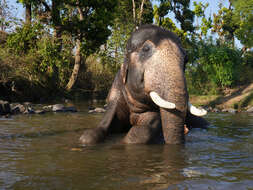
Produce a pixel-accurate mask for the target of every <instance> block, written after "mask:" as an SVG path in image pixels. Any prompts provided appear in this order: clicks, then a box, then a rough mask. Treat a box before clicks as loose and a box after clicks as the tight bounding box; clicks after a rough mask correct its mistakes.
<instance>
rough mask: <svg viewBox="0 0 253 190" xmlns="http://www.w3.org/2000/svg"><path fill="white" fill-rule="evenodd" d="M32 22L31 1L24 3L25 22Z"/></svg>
mask: <svg viewBox="0 0 253 190" xmlns="http://www.w3.org/2000/svg"><path fill="white" fill-rule="evenodd" d="M31 22H32V6H31V3H25V23H26V24H31Z"/></svg>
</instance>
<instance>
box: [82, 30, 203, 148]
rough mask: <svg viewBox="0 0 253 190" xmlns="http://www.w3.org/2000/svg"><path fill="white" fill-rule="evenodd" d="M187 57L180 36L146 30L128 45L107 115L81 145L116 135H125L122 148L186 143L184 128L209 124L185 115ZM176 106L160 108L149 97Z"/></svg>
mask: <svg viewBox="0 0 253 190" xmlns="http://www.w3.org/2000/svg"><path fill="white" fill-rule="evenodd" d="M186 62H187V56H186V53H185V51H184V49H183V48H182V46H181V43H180V40H179V39H178V37H177V36H176V35H175V34H174V33H172V32H169V31H167V30H164V29H162V28H159V27H157V26H154V25H145V26H142V27H140V28H139V29H138V30H137V31H135V32H134V33H133V34H132V36H131V38H130V39H129V40H128V43H127V48H126V57H125V61H124V64H123V65H122V66H121V69H120V71H119V72H118V73H117V75H116V77H115V80H114V82H113V85H112V87H111V89H110V92H109V94H108V97H107V103H108V107H107V111H106V112H105V115H104V117H103V119H102V121H101V122H100V123H99V125H98V127H97V128H95V129H88V130H85V131H84V133H83V135H82V136H81V137H80V141H81V143H83V144H95V143H98V142H102V141H104V139H105V137H106V136H107V135H108V134H110V133H114V132H127V135H126V136H125V137H124V139H123V140H122V142H123V143H145V144H148V143H167V144H182V143H184V141H185V139H184V124H186V125H187V126H188V127H189V128H193V127H201V128H203V127H205V126H206V125H207V122H206V121H205V120H204V119H203V118H200V117H196V116H193V115H192V114H191V113H190V112H188V111H187V105H188V104H187V102H188V92H187V87H186V81H185V76H184V71H185V64H186ZM151 91H155V92H156V93H158V94H159V95H160V96H161V97H162V98H163V99H164V100H166V101H170V102H173V103H175V105H176V108H175V109H172V110H168V109H164V108H160V107H158V106H157V105H156V104H155V103H154V102H153V101H152V100H151V98H150V95H149V93H150V92H151Z"/></svg>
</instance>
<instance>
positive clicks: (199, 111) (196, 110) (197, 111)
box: [188, 102, 207, 116]
mask: <svg viewBox="0 0 253 190" xmlns="http://www.w3.org/2000/svg"><path fill="white" fill-rule="evenodd" d="M188 110H189V111H190V112H191V114H193V115H196V116H204V115H206V114H207V111H206V110H204V109H199V108H196V107H195V106H193V105H192V104H191V103H190V102H188Z"/></svg>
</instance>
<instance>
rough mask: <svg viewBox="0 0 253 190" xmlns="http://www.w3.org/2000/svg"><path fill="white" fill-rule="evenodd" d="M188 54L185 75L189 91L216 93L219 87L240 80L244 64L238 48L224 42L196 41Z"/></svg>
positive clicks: (231, 85) (233, 83)
mask: <svg viewBox="0 0 253 190" xmlns="http://www.w3.org/2000/svg"><path fill="white" fill-rule="evenodd" d="M189 54H190V56H189V57H191V60H190V64H188V67H187V70H186V76H187V79H188V81H189V85H188V86H189V91H190V93H193V94H217V93H219V91H220V89H223V88H225V87H233V86H234V85H236V84H238V83H239V82H240V78H239V76H240V73H241V72H242V70H243V67H244V66H243V64H242V63H243V62H242V58H241V54H240V51H239V50H237V49H233V48H231V47H229V46H228V45H225V44H223V45H217V44H213V43H210V42H198V44H197V46H196V48H194V49H193V50H192V51H189Z"/></svg>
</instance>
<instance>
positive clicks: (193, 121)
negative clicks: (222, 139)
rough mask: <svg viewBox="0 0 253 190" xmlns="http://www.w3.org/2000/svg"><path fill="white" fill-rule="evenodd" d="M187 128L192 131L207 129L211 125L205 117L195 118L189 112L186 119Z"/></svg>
mask: <svg viewBox="0 0 253 190" xmlns="http://www.w3.org/2000/svg"><path fill="white" fill-rule="evenodd" d="M185 124H186V127H187V128H188V129H189V130H191V129H192V128H201V129H207V127H208V125H209V123H208V121H206V120H205V119H204V118H203V117H199V116H195V115H193V114H191V113H190V112H189V111H188V112H187V115H186V119H185Z"/></svg>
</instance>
